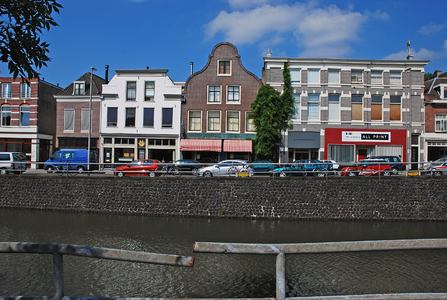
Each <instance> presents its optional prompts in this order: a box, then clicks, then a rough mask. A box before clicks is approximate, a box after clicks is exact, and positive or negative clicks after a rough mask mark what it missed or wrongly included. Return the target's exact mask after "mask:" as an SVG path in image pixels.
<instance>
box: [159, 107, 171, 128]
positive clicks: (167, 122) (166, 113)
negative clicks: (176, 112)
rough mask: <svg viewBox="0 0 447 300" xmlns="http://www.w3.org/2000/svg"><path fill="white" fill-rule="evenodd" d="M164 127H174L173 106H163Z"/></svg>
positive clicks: (162, 122) (162, 124) (162, 123)
mask: <svg viewBox="0 0 447 300" xmlns="http://www.w3.org/2000/svg"><path fill="white" fill-rule="evenodd" d="M161 114H162V116H161V117H162V120H161V126H162V127H172V108H162V109H161Z"/></svg>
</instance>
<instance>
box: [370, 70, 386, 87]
mask: <svg viewBox="0 0 447 300" xmlns="http://www.w3.org/2000/svg"><path fill="white" fill-rule="evenodd" d="M382 82H383V81H382V71H372V72H371V84H382Z"/></svg>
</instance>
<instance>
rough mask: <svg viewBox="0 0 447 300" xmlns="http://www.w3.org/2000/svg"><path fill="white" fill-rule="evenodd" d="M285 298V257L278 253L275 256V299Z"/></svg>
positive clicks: (281, 299)
mask: <svg viewBox="0 0 447 300" xmlns="http://www.w3.org/2000/svg"><path fill="white" fill-rule="evenodd" d="M285 298H286V256H285V254H284V253H282V252H281V253H279V254H278V255H277V256H276V299H277V300H284V299H285Z"/></svg>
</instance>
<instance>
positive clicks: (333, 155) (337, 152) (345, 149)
mask: <svg viewBox="0 0 447 300" xmlns="http://www.w3.org/2000/svg"><path fill="white" fill-rule="evenodd" d="M328 157H329V159H333V160H335V161H336V162H353V161H355V155H354V145H329V155H328Z"/></svg>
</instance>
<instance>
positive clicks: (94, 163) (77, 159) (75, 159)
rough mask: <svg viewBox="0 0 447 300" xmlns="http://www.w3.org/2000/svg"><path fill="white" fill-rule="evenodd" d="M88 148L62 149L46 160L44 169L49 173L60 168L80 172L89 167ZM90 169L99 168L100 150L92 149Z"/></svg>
mask: <svg viewBox="0 0 447 300" xmlns="http://www.w3.org/2000/svg"><path fill="white" fill-rule="evenodd" d="M87 157H88V150H87V149H61V150H59V151H56V152H54V153H53V155H51V157H50V158H49V159H48V160H47V161H46V162H45V165H44V169H45V170H47V172H48V173H52V172H53V171H57V170H60V169H64V170H66V169H68V170H77V171H78V172H79V173H82V172H84V171H85V170H87V168H88V163H87V161H88V158H87ZM90 164H91V165H90V170H96V169H98V167H99V166H98V152H97V151H92V150H90Z"/></svg>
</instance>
